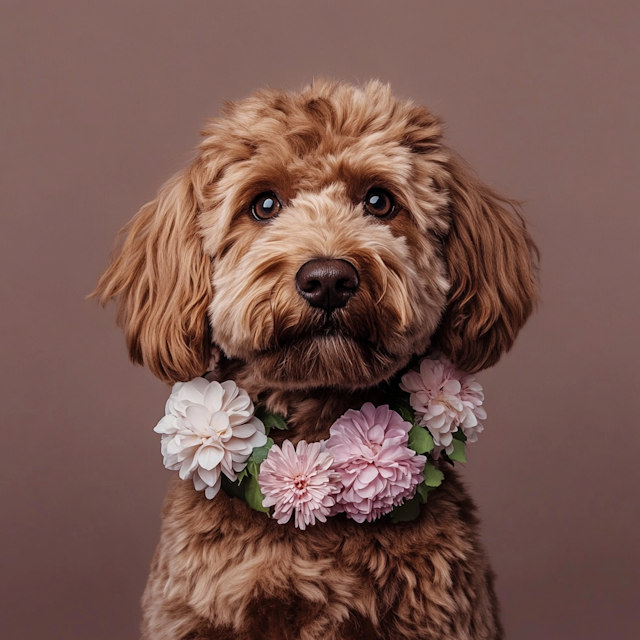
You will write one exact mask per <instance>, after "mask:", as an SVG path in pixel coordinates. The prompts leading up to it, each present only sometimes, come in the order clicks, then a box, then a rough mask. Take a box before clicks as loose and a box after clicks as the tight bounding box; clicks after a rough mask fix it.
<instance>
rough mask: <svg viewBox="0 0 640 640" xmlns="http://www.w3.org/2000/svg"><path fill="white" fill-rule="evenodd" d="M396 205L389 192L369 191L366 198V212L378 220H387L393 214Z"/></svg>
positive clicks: (380, 190) (382, 190)
mask: <svg viewBox="0 0 640 640" xmlns="http://www.w3.org/2000/svg"><path fill="white" fill-rule="evenodd" d="M394 209H395V204H394V202H393V198H392V197H391V194H390V193H389V192H388V191H385V190H384V189H369V191H368V192H367V195H366V196H365V198H364V210H365V211H366V212H367V213H368V214H370V215H372V216H376V218H385V217H387V216H389V215H391V214H392V213H393V211H394Z"/></svg>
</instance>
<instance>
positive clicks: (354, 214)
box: [98, 82, 535, 388]
mask: <svg viewBox="0 0 640 640" xmlns="http://www.w3.org/2000/svg"><path fill="white" fill-rule="evenodd" d="M440 137H441V133H440V124H439V121H438V120H437V118H435V117H433V116H432V115H431V114H430V113H429V112H428V111H427V110H426V109H423V108H421V107H416V106H413V105H412V104H410V103H403V102H399V101H397V100H395V99H394V98H393V96H392V95H391V93H390V91H389V89H388V87H386V86H383V85H381V84H379V83H369V84H368V85H366V86H365V87H364V88H362V89H357V88H354V87H352V86H349V85H340V84H331V83H323V82H321V83H316V84H314V85H313V86H311V87H309V88H308V89H306V90H305V91H303V92H302V93H301V94H286V93H283V92H279V91H264V92H260V93H258V94H256V95H254V96H252V97H251V98H249V99H247V100H245V101H243V102H240V103H237V104H235V105H231V106H229V107H228V108H227V110H226V114H225V117H224V118H222V119H219V120H215V121H213V122H212V123H211V124H210V125H209V126H208V127H207V129H206V130H205V131H204V141H203V142H202V144H201V146H200V150H199V154H198V157H197V158H196V159H195V160H194V162H193V163H192V165H191V166H190V167H189V169H188V170H187V171H185V172H184V173H182V174H180V175H178V176H176V177H175V178H174V179H173V180H172V181H171V182H170V183H168V184H167V185H165V187H164V188H163V190H162V191H161V193H160V195H159V196H158V198H157V199H156V200H155V201H154V202H152V203H150V204H149V205H147V206H146V207H145V208H143V209H142V211H141V212H140V213H139V214H138V216H137V217H136V218H134V220H133V221H132V223H131V225H130V228H129V235H128V238H127V240H126V241H125V243H124V246H123V248H122V250H121V253H120V255H119V256H118V258H117V259H116V261H115V262H114V263H113V264H112V266H111V267H110V269H109V271H107V273H106V274H105V276H103V279H102V280H101V282H100V285H99V288H98V292H99V293H100V294H101V295H102V296H103V299H104V300H107V299H110V298H111V297H114V296H116V295H120V305H121V306H120V321H121V323H122V324H123V325H124V327H125V330H126V332H127V337H128V340H129V346H130V349H131V354H132V357H133V358H134V360H136V361H139V362H143V363H145V364H147V365H148V366H150V367H151V368H152V369H153V370H154V372H155V373H156V374H158V375H159V376H160V377H162V378H164V379H167V380H169V381H175V380H185V379H190V378H192V377H195V376H196V375H200V374H201V373H202V372H203V371H204V369H205V367H206V361H207V359H208V345H209V343H210V341H211V340H212V341H213V343H214V344H216V345H217V346H218V347H219V348H220V349H221V350H222V351H223V352H224V354H225V355H226V356H227V357H229V358H236V359H240V360H242V361H244V362H246V363H248V364H250V366H251V367H252V370H253V373H254V375H255V376H256V377H257V379H258V380H260V381H261V382H262V383H263V384H264V386H265V387H271V388H301V387H317V386H334V387H341V388H355V387H362V386H371V385H373V384H376V383H378V382H380V381H382V380H384V379H385V378H388V377H389V376H391V375H393V374H394V373H395V372H396V371H398V370H399V369H400V368H402V367H404V366H405V365H406V364H407V362H408V361H409V359H410V358H411V357H412V356H414V355H419V354H422V353H424V352H425V351H426V350H427V349H428V347H429V346H430V345H431V344H432V343H433V342H435V343H436V345H437V346H438V347H439V348H441V349H442V350H444V351H445V353H446V354H447V355H449V356H450V357H451V358H452V359H453V360H454V362H455V363H456V364H458V366H462V367H464V368H466V369H469V370H475V369H478V368H481V367H483V366H487V365H488V364H492V363H493V362H495V360H496V359H497V358H498V357H499V355H500V354H501V353H502V351H504V350H505V349H508V348H509V347H510V345H511V343H512V341H513V339H514V337H515V334H516V333H517V331H518V330H519V328H520V326H521V325H522V323H523V322H524V320H525V319H526V317H527V316H528V314H529V313H530V310H531V307H532V304H533V301H534V299H535V286H534V279H533V275H532V253H533V245H532V243H531V241H530V239H529V237H528V236H527V234H526V231H525V229H524V226H523V225H522V224H521V221H520V219H519V217H518V216H517V214H515V215H514V214H513V213H510V212H509V211H507V209H506V208H505V207H504V206H503V204H504V202H503V201H501V200H500V199H499V197H497V196H496V195H495V194H493V193H492V192H491V191H490V190H489V189H487V188H486V187H484V186H483V185H482V184H480V183H479V182H478V181H477V180H475V179H474V178H473V177H471V176H470V175H469V174H468V173H467V172H466V171H465V170H464V169H463V168H462V166H461V164H460V162H459V161H457V160H455V159H454V158H452V157H451V154H450V153H449V152H448V151H447V150H446V149H444V148H443V147H442V146H441V142H440Z"/></svg>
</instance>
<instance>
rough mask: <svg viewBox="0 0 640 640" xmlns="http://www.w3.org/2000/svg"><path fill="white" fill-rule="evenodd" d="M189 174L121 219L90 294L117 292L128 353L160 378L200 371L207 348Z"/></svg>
mask: <svg viewBox="0 0 640 640" xmlns="http://www.w3.org/2000/svg"><path fill="white" fill-rule="evenodd" d="M193 191H194V190H193V185H192V183H191V180H190V179H189V176H188V173H186V172H185V173H180V174H178V175H176V176H175V177H174V178H172V179H171V180H170V181H169V182H167V183H166V184H165V185H164V186H163V187H162V189H161V190H160V192H159V194H158V197H157V198H156V199H155V200H153V201H152V202H150V203H148V204H146V205H145V206H144V207H142V209H141V210H140V211H139V212H138V213H137V214H136V216H135V217H134V218H133V219H132V220H131V222H129V224H127V225H126V226H125V227H124V228H123V229H122V231H121V232H120V233H121V235H126V238H125V240H124V242H123V243H122V246H121V247H120V248H119V249H117V250H116V251H115V252H114V256H113V259H112V262H111V266H110V267H109V268H108V269H107V271H106V272H105V273H104V274H103V276H102V277H101V278H100V281H99V282H98V286H97V288H96V290H95V291H94V293H93V294H92V295H93V296H97V297H99V298H100V301H101V302H102V304H103V305H106V304H107V302H109V301H110V300H112V299H113V298H117V305H118V315H117V319H118V324H119V325H120V326H121V327H122V328H123V330H124V333H125V336H126V340H127V345H128V347H129V355H130V357H131V359H132V360H133V361H134V362H136V363H138V364H142V365H145V366H147V367H149V369H151V371H152V372H153V373H154V374H155V375H156V376H158V377H159V378H160V379H162V380H164V381H166V382H171V383H173V382H178V381H186V380H191V379H193V378H195V377H197V376H200V375H202V374H203V373H204V372H205V371H206V368H207V363H208V361H209V355H210V344H209V343H210V338H209V323H208V319H207V308H208V306H209V303H210V302H211V297H212V292H211V261H210V260H209V259H208V258H207V257H206V256H205V254H204V252H203V250H202V245H201V239H200V235H199V232H198V225H197V220H196V217H197V214H198V208H197V204H196V199H195V197H194V193H193Z"/></svg>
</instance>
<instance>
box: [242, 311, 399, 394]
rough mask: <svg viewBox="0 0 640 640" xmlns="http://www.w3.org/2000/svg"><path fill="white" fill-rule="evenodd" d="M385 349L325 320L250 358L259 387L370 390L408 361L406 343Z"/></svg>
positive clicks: (396, 343) (397, 343)
mask: <svg viewBox="0 0 640 640" xmlns="http://www.w3.org/2000/svg"><path fill="white" fill-rule="evenodd" d="M393 346H394V348H393V349H389V348H387V347H385V346H384V345H382V344H376V343H374V342H373V341H371V340H369V339H367V338H366V337H364V336H361V335H359V336H354V335H349V333H348V332H347V331H345V330H344V328H342V327H340V326H339V325H338V324H337V323H335V322H333V321H331V320H327V321H325V322H323V323H322V325H320V326H318V327H316V328H315V329H314V330H312V331H307V332H305V333H302V334H300V333H298V334H296V335H295V337H287V339H286V340H280V341H278V343H277V344H274V346H272V347H270V348H268V349H265V350H263V351H260V352H259V353H257V354H256V355H255V357H254V358H253V359H252V363H253V365H254V366H255V369H256V370H257V371H258V372H264V373H263V374H262V375H263V377H264V380H263V382H264V383H265V384H267V385H269V386H272V387H277V388H288V389H292V388H312V387H326V386H331V387H340V388H349V389H356V388H362V387H368V386H372V385H374V384H378V383H379V382H381V381H383V380H385V379H387V378H389V377H390V376H392V375H393V374H394V373H395V372H396V371H397V370H398V369H399V368H401V367H402V366H404V365H405V364H406V362H407V361H408V359H409V356H410V349H409V344H408V342H407V340H406V339H404V340H403V339H400V340H398V341H396V342H395V343H394V345H393Z"/></svg>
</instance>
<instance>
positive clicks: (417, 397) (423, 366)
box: [400, 356, 487, 457]
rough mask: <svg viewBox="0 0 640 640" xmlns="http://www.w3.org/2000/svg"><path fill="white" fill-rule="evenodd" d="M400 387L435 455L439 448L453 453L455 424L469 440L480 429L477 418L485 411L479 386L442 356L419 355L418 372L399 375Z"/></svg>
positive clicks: (470, 375) (485, 415)
mask: <svg viewBox="0 0 640 640" xmlns="http://www.w3.org/2000/svg"><path fill="white" fill-rule="evenodd" d="M400 388H401V389H402V390H403V391H407V392H408V393H410V394H411V396H410V398H409V402H410V403H411V406H412V407H413V410H414V411H415V412H416V415H417V416H418V418H419V420H420V424H421V425H422V426H424V427H427V429H428V430H429V431H430V433H431V435H432V436H433V441H434V443H435V445H436V449H435V456H436V457H437V454H438V453H439V452H440V451H441V450H442V449H445V450H446V452H447V453H452V452H453V434H454V433H455V432H456V431H457V430H458V427H460V429H462V432H463V433H464V434H465V436H466V437H467V440H468V441H469V442H476V441H477V440H478V433H481V432H482V431H483V430H484V427H483V426H482V423H481V422H480V420H484V419H485V418H486V417H487V413H486V411H485V410H484V409H483V407H482V402H483V401H484V393H483V391H482V387H481V386H480V384H479V383H478V382H477V381H476V377H475V376H474V375H472V374H465V373H464V372H462V371H458V370H457V369H454V367H453V365H452V364H451V363H450V362H449V361H448V360H446V359H445V358H443V357H441V356H440V357H439V358H437V359H435V358H434V359H430V358H423V359H422V360H421V361H420V371H419V372H418V371H409V372H408V373H406V374H405V375H404V376H402V380H401V382H400Z"/></svg>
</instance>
